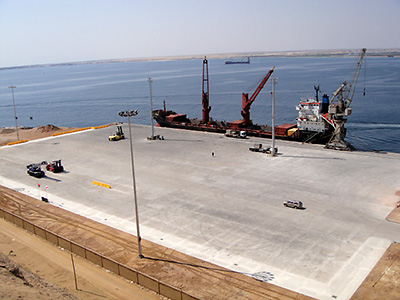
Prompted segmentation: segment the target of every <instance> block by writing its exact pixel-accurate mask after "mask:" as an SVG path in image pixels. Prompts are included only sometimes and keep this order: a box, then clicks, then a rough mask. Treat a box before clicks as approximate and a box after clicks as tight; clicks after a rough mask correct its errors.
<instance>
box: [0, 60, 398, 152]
mask: <svg viewBox="0 0 400 300" xmlns="http://www.w3.org/2000/svg"><path fill="white" fill-rule="evenodd" d="M357 60H358V58H356V57H345V58H343V57H341V58H337V57H325V58H315V57H313V58H253V59H252V61H251V64H249V65H246V64H244V65H225V64H224V60H222V59H211V60H209V63H208V64H209V79H210V105H211V106H212V110H211V112H210V116H211V117H212V118H214V119H216V120H226V121H231V120H237V119H240V118H241V116H240V110H241V94H242V92H248V93H250V94H251V93H252V92H253V91H254V89H255V88H256V86H257V84H258V82H259V81H260V80H261V79H262V78H263V77H264V76H265V74H266V73H267V72H268V71H269V70H270V69H271V68H272V67H273V66H276V68H275V72H274V74H273V76H274V77H277V78H278V84H277V85H276V122H277V124H282V123H295V118H296V116H297V111H296V110H295V106H296V105H297V104H298V102H299V99H300V98H307V97H312V96H314V94H315V92H314V89H313V86H314V85H315V84H319V85H320V87H321V92H322V94H324V93H327V94H328V95H330V94H331V93H332V92H333V91H334V90H335V89H336V88H337V87H338V86H339V85H340V84H341V83H342V82H343V81H345V80H347V81H351V78H352V75H353V73H354V70H355V67H356V62H357ZM365 66H366V68H365V69H362V71H361V74H360V77H359V81H358V84H357V88H356V93H355V95H354V98H353V102H352V105H351V107H352V108H353V114H352V115H351V116H350V117H349V121H348V123H347V128H348V134H347V139H348V140H349V141H350V142H351V143H352V144H353V145H354V146H356V147H357V148H359V149H362V150H382V151H392V152H400V135H399V133H400V117H399V115H400V58H388V57H367V59H366V64H364V65H363V68H364V67H365ZM364 71H365V72H364ZM364 75H366V76H364ZM201 76H202V60H181V61H160V62H131V63H110V64H88V65H70V66H53V67H36V68H25V69H5V70H0V127H4V126H15V123H14V111H13V105H12V94H11V89H9V88H8V86H11V85H15V86H17V88H16V89H15V90H14V91H15V104H16V113H17V116H18V125H19V126H33V127H35V126H38V125H46V124H53V125H57V126H69V127H86V126H96V125H103V124H107V123H110V122H116V121H124V120H123V119H122V118H120V117H119V116H118V112H119V111H120V110H126V109H138V110H139V111H140V114H139V115H138V116H137V117H135V120H134V122H135V123H139V124H148V125H150V109H149V83H148V80H147V78H148V77H152V78H153V83H152V94H153V108H154V109H158V108H162V103H163V101H166V104H167V109H172V110H175V111H177V112H182V113H186V114H187V115H188V116H189V117H197V118H201V84H202V77H201ZM364 86H365V89H366V95H365V96H363V89H364ZM270 92H271V83H270V81H269V82H267V84H266V86H265V87H264V89H263V91H262V92H261V93H260V95H259V96H258V98H257V99H256V101H255V102H254V103H253V105H252V108H251V111H250V113H251V119H252V120H253V121H254V122H255V123H258V124H271V95H270ZM125 121H126V120H125Z"/></svg>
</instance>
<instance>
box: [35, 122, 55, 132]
mask: <svg viewBox="0 0 400 300" xmlns="http://www.w3.org/2000/svg"><path fill="white" fill-rule="evenodd" d="M60 129H61V128H60V127H57V126H54V125H51V124H48V125H46V126H38V127H36V131H39V132H51V131H56V130H60Z"/></svg>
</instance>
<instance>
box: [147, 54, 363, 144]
mask: <svg viewBox="0 0 400 300" xmlns="http://www.w3.org/2000/svg"><path fill="white" fill-rule="evenodd" d="M365 51H366V49H365V48H364V49H362V53H361V55H360V59H359V61H358V64H357V68H356V71H355V73H354V75H353V79H352V81H351V83H350V84H348V83H347V82H346V81H345V82H343V83H342V84H341V85H340V86H339V87H338V88H337V89H336V90H335V91H334V92H333V93H332V96H331V99H329V96H328V95H327V94H324V95H323V97H322V99H321V100H320V99H319V86H318V85H316V86H314V89H315V91H316V95H315V98H310V99H307V100H300V102H299V104H298V105H297V106H296V109H297V110H298V117H297V118H296V124H289V123H286V124H282V125H277V126H275V130H274V135H275V138H277V139H282V140H291V141H298V142H303V143H313V144H325V145H326V147H327V148H330V149H335V150H353V149H354V148H353V147H352V146H351V145H350V144H349V143H348V142H346V141H345V140H344V138H345V136H346V129H345V128H344V124H345V123H346V121H347V117H348V116H349V115H351V108H350V103H351V101H352V98H353V95H354V90H355V87H356V83H357V80H358V75H359V73H360V68H361V65H362V61H363V58H364V56H365ZM274 68H275V67H273V68H272V69H271V70H270V71H269V72H268V73H267V75H266V76H265V77H264V78H263V79H262V80H261V82H260V83H259V85H258V86H257V88H256V90H255V91H254V92H253V94H252V95H251V96H250V97H249V95H248V94H247V93H243V94H242V111H241V115H242V117H243V119H240V120H236V121H231V122H224V121H222V122H221V121H214V120H212V119H211V118H210V117H209V113H210V111H211V106H209V98H208V95H209V90H208V86H209V85H208V62H207V59H206V58H204V60H203V87H202V106H203V109H202V119H189V118H188V117H187V115H186V114H179V113H176V112H175V111H172V110H167V109H166V106H165V102H164V108H163V109H159V110H154V111H153V118H154V119H155V120H156V122H157V126H160V127H170V128H180V129H187V130H196V131H207V132H216V133H226V132H227V131H229V132H230V133H231V132H232V131H233V132H243V133H245V135H246V136H255V137H263V138H271V137H272V135H273V130H272V127H271V126H267V125H258V124H253V122H252V121H251V119H250V107H251V104H252V103H253V102H254V100H255V99H256V98H257V95H258V94H259V93H260V92H261V90H262V89H263V87H264V85H265V83H266V82H267V81H268V79H269V78H270V76H271V75H272V73H273V72H274ZM237 136H240V135H237Z"/></svg>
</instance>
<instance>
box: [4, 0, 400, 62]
mask: <svg viewBox="0 0 400 300" xmlns="http://www.w3.org/2000/svg"><path fill="white" fill-rule="evenodd" d="M399 29H400V0H379V1H378V0H376V1H373V0H363V1H362V0H301V1H300V0H297V1H296V0H280V1H279V0H274V1H270V0H198V1H196V0H142V1H138V0H0V67H10V66H23V65H34V64H48V63H63V62H76V61H88V60H89V61H90V60H102V59H123V58H144V57H159V56H177V55H210V54H219V53H240V52H269V51H293V50H330V49H361V48H364V47H365V48H367V49H371V48H373V49H381V48H400V33H399Z"/></svg>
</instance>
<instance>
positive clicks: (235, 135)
mask: <svg viewBox="0 0 400 300" xmlns="http://www.w3.org/2000/svg"><path fill="white" fill-rule="evenodd" d="M225 136H226V137H232V138H237V139H245V138H247V135H246V131H244V130H241V131H236V130H231V129H227V130H226V132H225Z"/></svg>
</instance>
